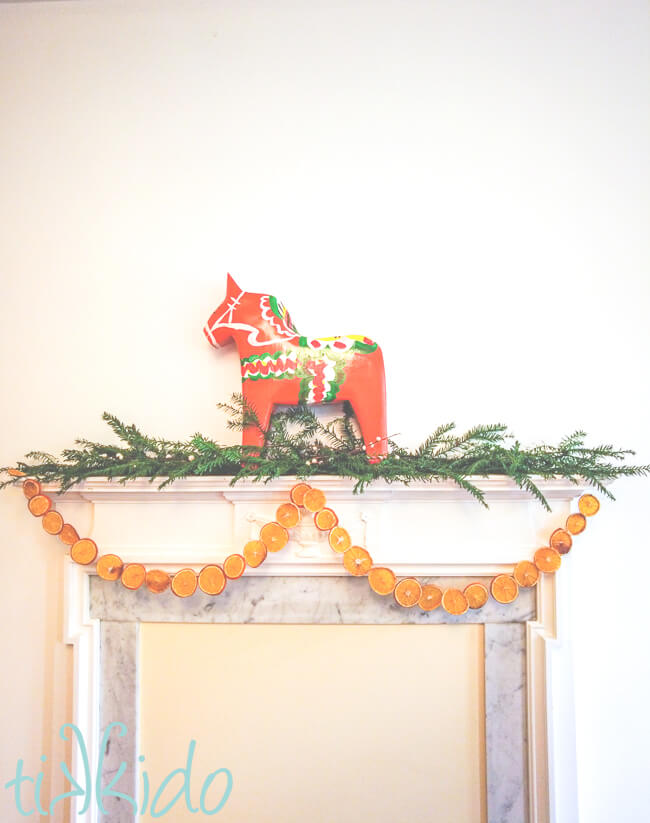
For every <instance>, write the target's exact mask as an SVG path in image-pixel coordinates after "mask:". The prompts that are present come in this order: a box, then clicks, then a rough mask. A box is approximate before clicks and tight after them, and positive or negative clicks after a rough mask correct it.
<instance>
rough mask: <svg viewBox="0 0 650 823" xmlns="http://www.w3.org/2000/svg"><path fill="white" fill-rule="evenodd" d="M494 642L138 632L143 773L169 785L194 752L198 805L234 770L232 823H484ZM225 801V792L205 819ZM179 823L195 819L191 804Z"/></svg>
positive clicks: (426, 634)
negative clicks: (489, 658)
mask: <svg viewBox="0 0 650 823" xmlns="http://www.w3.org/2000/svg"><path fill="white" fill-rule="evenodd" d="M483 635H484V633H483V626H480V625H454V626H450V625H438V626H426V625H393V626H390V625H382V626H373V625H369V626H358V625H357V626H355V625H302V626H296V625H227V624H221V625H214V624H212V625H206V624H180V623H176V624H169V623H167V624H161V623H143V624H142V626H141V628H140V639H139V649H140V651H139V654H140V665H139V678H140V697H139V700H140V735H139V737H140V747H139V748H140V751H141V753H142V754H143V755H144V756H145V761H144V764H143V768H146V770H147V773H148V775H149V777H150V779H151V785H152V786H159V785H160V783H161V782H162V780H163V778H164V777H165V775H167V774H168V773H169V772H170V771H172V770H173V769H174V768H178V767H180V766H184V765H185V763H186V760H187V752H188V745H189V743H190V740H191V739H194V740H195V741H196V750H195V755H194V760H193V768H192V776H193V780H192V786H193V800H194V801H195V805H198V796H199V793H200V789H201V785H202V782H203V779H204V778H205V777H206V776H207V775H208V774H209V773H210V772H213V771H215V770H216V769H218V768H220V767H223V766H225V767H227V768H228V769H230V771H231V773H232V776H233V790H232V794H231V796H230V798H229V799H228V801H227V802H226V804H225V806H224V808H223V810H222V811H221V812H219V817H220V819H223V820H224V821H231V823H240V822H241V823H248V821H251V820H254V821H256V823H277V821H279V820H282V821H283V823H299V821H300V823H302V821H305V820H309V821H312V823H331V821H333V820H337V821H340V823H353V822H354V823H356V821H359V820H373V821H376V823H394V821H396V820H410V819H424V818H425V817H426V810H427V809H429V810H430V815H431V819H434V817H435V819H436V820H450V821H451V820H453V821H454V823H482V822H483V821H485V820H486V788H485V763H484V752H485V739H484V738H485V715H484V707H485V696H484V682H485V677H484V648H483ZM170 649H173V655H170ZM161 718H164V723H161ZM181 784H182V780H181V777H180V775H179V776H177V778H176V779H175V782H174V783H172V784H170V786H169V787H168V790H167V792H166V793H165V794H164V795H163V796H162V798H161V803H160V804H159V806H158V808H162V807H163V806H164V805H165V802H166V799H167V800H171V799H172V798H173V797H174V795H175V794H176V791H177V790H178V788H179V787H180V785H181ZM224 787H225V779H224V778H223V777H221V778H218V779H217V780H216V781H215V784H214V786H213V789H212V790H211V793H210V795H209V796H208V803H207V806H208V807H214V806H216V804H217V803H218V802H219V799H220V797H221V796H222V793H223V790H224ZM170 814H172V813H171V812H170ZM173 819H174V821H177V823H183V821H190V820H194V821H195V820H196V815H195V814H192V813H190V812H189V811H188V810H187V808H186V806H185V803H184V802H183V800H182V799H181V801H179V802H178V803H177V804H176V805H175V806H174V809H173Z"/></svg>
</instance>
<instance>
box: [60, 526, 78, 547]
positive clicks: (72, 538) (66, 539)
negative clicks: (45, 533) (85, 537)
mask: <svg viewBox="0 0 650 823" xmlns="http://www.w3.org/2000/svg"><path fill="white" fill-rule="evenodd" d="M59 540H61V541H62V542H63V543H65V544H66V545H68V546H72V544H73V543H76V542H77V540H79V535H78V534H77V530H76V529H75V527H74V526H71V525H70V524H69V523H64V524H63V528H62V529H61V531H60V532H59Z"/></svg>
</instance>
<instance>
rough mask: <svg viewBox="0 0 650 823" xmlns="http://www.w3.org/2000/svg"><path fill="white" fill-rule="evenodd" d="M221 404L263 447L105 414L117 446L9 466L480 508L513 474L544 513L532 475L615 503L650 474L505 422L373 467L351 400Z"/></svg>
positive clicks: (57, 476)
mask: <svg viewBox="0 0 650 823" xmlns="http://www.w3.org/2000/svg"><path fill="white" fill-rule="evenodd" d="M218 407H219V408H220V409H221V410H222V411H225V412H226V413H227V414H228V417H229V419H228V427H229V428H230V429H234V430H237V431H241V430H243V429H244V428H246V427H248V426H255V427H256V428H258V429H259V431H261V432H262V433H263V434H264V439H265V445H264V447H263V448H262V449H261V450H258V449H255V448H252V447H247V446H234V445H230V446H225V445H221V444H220V443H218V442H216V441H215V440H211V439H210V438H207V437H205V436H204V435H202V434H200V433H197V434H195V435H194V436H193V437H191V438H190V439H189V440H187V441H168V440H163V439H160V438H153V437H148V436H147V435H145V434H143V433H142V432H141V431H140V430H139V429H137V428H136V426H134V425H126V424H125V423H123V422H122V421H121V420H119V419H118V418H117V417H116V416H115V415H112V414H108V413H104V415H103V419H104V420H105V421H106V423H107V424H108V425H109V427H110V429H111V430H112V432H113V433H114V435H115V436H116V438H117V441H118V442H117V443H112V444H102V443H95V442H93V441H90V440H84V439H79V440H77V441H75V446H76V448H71V449H64V450H63V452H62V454H61V456H60V457H55V456H54V455H51V454H48V453H47V452H42V451H33V452H29V453H28V454H27V455H26V456H25V459H24V460H22V461H18V463H17V464H16V466H15V467H13V468H17V469H19V470H20V471H22V472H25V474H28V475H29V476H30V477H35V478H36V479H38V480H40V481H42V482H46V483H47V482H49V483H58V484H59V487H60V490H61V491H65V490H66V489H69V488H70V487H71V486H74V485H75V484H76V483H79V482H81V481H83V480H85V479H86V478H88V477H109V478H117V479H119V481H120V482H121V483H126V482H128V481H129V480H132V479H134V478H136V477H148V478H150V480H151V481H152V482H153V481H154V480H155V479H156V478H159V479H161V483H160V486H159V488H163V487H164V486H167V485H168V484H170V483H173V482H174V480H178V479H180V478H183V477H190V476H197V475H198V476H232V482H233V483H236V482H237V481H238V480H240V479H242V478H244V477H246V478H250V479H253V480H256V481H264V482H268V481H269V480H271V479H273V478H275V477H281V476H283V475H296V476H297V477H299V478H301V479H308V478H309V477H312V476H314V475H322V474H329V475H335V476H338V477H342V478H349V479H351V480H354V481H355V485H354V491H355V492H362V491H363V490H364V489H365V488H366V486H368V485H369V484H370V483H372V482H373V481H374V480H378V479H383V480H385V481H386V482H389V483H405V484H408V483H411V482H414V481H427V482H432V481H434V480H452V481H453V482H454V483H456V484H457V485H458V486H459V487H460V488H462V489H464V490H465V491H467V493H468V494H469V495H471V496H473V497H474V498H476V499H477V500H478V501H479V502H480V503H482V504H483V505H487V504H486V502H485V497H484V495H483V493H482V492H481V490H480V489H479V488H478V486H477V485H476V483H475V480H476V478H477V477H485V476H487V475H491V474H497V475H505V476H508V477H511V478H512V479H513V480H514V482H515V483H516V484H517V485H518V486H519V487H520V488H522V489H525V490H526V491H528V492H529V493H530V494H531V495H532V496H533V497H534V498H535V499H537V500H538V501H539V502H540V503H541V505H542V506H544V507H545V508H546V509H550V507H549V505H548V501H547V500H546V498H545V497H544V495H543V493H542V492H541V490H540V489H539V487H538V486H537V485H536V484H535V482H534V480H533V478H534V477H542V478H544V479H549V478H552V477H563V478H565V479H566V480H569V481H571V482H573V483H576V484H577V483H579V482H585V481H586V483H587V484H588V485H591V486H593V487H594V488H595V489H597V490H598V491H600V492H601V493H602V494H603V495H605V496H606V497H609V498H612V499H613V495H612V493H611V492H610V491H609V489H608V488H607V486H606V485H605V484H606V483H607V482H609V481H611V480H614V479H616V478H617V477H640V476H645V475H648V474H649V473H650V466H635V465H628V464H626V463H625V462H624V461H625V460H626V458H627V457H628V456H630V455H633V454H634V452H633V451H630V450H628V449H616V448H614V447H613V446H611V445H600V446H595V447H590V446H586V445H585V440H586V437H587V435H586V434H585V432H582V431H576V432H573V433H572V434H570V435H568V436H567V437H564V438H563V439H562V440H560V442H559V443H558V445H557V446H546V445H541V446H535V447H533V448H529V449H525V448H523V447H522V446H521V444H520V443H519V442H518V441H516V440H514V442H512V441H513V438H512V436H511V435H509V434H508V432H507V429H506V426H505V425H503V424H501V423H499V424H493V425H488V426H474V427H473V428H471V429H469V430H468V431H466V432H465V433H463V434H456V432H455V424H454V423H446V424H443V425H441V426H438V428H437V429H436V430H435V431H434V432H433V433H432V434H431V435H430V436H429V437H427V438H426V440H425V441H424V442H423V443H422V444H421V445H420V446H419V447H418V448H417V449H415V450H413V451H409V450H407V449H404V448H403V447H401V446H399V444H398V443H396V442H395V440H394V439H392V438H389V439H388V441H387V442H388V449H389V453H388V455H387V456H386V457H385V458H384V459H382V460H381V461H380V462H378V463H370V461H369V460H368V457H367V455H366V451H365V448H364V443H363V440H362V438H361V434H360V431H359V428H358V426H357V423H356V420H355V418H354V414H353V412H352V409H351V407H350V406H349V404H347V403H346V404H344V407H343V414H342V416H341V417H338V418H337V419H336V420H333V421H331V422H329V423H322V422H321V421H320V420H319V419H318V418H317V416H316V415H315V414H314V412H313V410H312V408H311V407H308V406H292V407H289V408H287V409H285V410H283V411H279V412H277V413H276V414H275V415H274V416H273V417H272V419H271V422H270V424H269V426H268V428H267V429H266V430H265V429H263V427H262V426H261V425H260V423H259V420H258V417H257V414H256V412H255V409H254V408H253V407H251V406H250V404H248V403H247V402H246V401H245V399H244V397H243V396H242V395H241V394H236V395H233V397H232V400H231V402H230V403H220V404H218ZM509 441H510V442H509ZM8 471H9V467H7V468H4V469H0V473H3V472H4V473H8ZM20 481H21V478H19V477H14V476H11V475H9V477H8V479H6V480H4V481H2V482H0V488H4V487H5V486H8V485H11V484H15V483H19V482H20Z"/></svg>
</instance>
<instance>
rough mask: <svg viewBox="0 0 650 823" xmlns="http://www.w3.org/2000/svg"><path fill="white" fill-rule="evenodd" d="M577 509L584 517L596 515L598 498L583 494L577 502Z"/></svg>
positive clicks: (598, 506)
mask: <svg viewBox="0 0 650 823" xmlns="http://www.w3.org/2000/svg"><path fill="white" fill-rule="evenodd" d="M578 508H579V509H580V511H581V512H582V513H583V514H584V516H585V517H591V516H592V515H594V514H596V512H597V511H598V509H599V508H600V503H599V502H598V498H597V497H594V496H593V494H583V495H582V497H581V498H580V500H578Z"/></svg>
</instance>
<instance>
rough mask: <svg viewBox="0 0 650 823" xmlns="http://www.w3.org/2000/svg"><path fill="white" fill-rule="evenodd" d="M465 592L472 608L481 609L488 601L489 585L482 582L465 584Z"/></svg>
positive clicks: (468, 603)
mask: <svg viewBox="0 0 650 823" xmlns="http://www.w3.org/2000/svg"><path fill="white" fill-rule="evenodd" d="M463 594H464V595H465V597H466V598H467V605H468V606H469V607H470V609H480V608H482V607H483V606H485V604H486V603H487V601H488V590H487V586H484V585H483V584H482V583H470V584H469V586H465V589H464V591H463Z"/></svg>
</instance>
